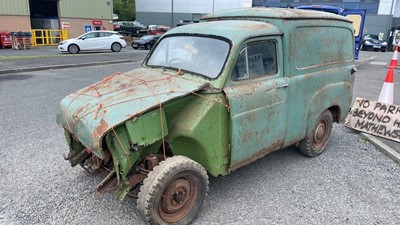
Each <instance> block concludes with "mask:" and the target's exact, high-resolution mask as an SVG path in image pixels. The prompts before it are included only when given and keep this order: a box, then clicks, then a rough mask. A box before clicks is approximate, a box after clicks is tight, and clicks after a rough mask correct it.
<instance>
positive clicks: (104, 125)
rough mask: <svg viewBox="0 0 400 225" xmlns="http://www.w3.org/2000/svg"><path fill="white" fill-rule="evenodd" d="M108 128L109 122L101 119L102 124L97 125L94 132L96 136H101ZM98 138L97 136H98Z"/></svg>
mask: <svg viewBox="0 0 400 225" xmlns="http://www.w3.org/2000/svg"><path fill="white" fill-rule="evenodd" d="M107 129H108V124H107V122H106V121H105V120H104V119H101V120H100V125H99V126H98V127H96V130H95V132H94V133H93V136H94V137H101V136H102V135H103V134H104V132H106V131H107ZM96 139H97V138H96Z"/></svg>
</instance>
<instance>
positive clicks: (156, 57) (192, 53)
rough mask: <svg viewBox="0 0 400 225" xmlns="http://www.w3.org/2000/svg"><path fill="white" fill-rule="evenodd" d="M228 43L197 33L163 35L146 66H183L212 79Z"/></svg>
mask: <svg viewBox="0 0 400 225" xmlns="http://www.w3.org/2000/svg"><path fill="white" fill-rule="evenodd" d="M229 49H230V44H229V43H228V42H227V41H225V40H221V39H217V38H212V37H199V36H171V37H167V38H163V39H162V40H161V42H160V43H159V44H158V45H157V47H156V49H154V51H153V52H152V54H151V55H150V57H149V59H148V60H147V64H146V65H147V66H152V67H153V66H160V67H167V68H175V69H182V70H185V71H189V72H193V73H196V74H200V75H203V76H205V77H208V78H211V79H214V78H216V77H218V75H219V74H220V72H221V70H222V68H223V66H224V64H225V61H226V58H227V56H228V53H229Z"/></svg>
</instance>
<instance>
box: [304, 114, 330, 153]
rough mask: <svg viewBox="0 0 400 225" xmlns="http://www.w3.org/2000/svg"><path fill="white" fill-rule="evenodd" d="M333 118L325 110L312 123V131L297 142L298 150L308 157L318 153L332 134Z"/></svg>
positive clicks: (323, 148)
mask: <svg viewBox="0 0 400 225" xmlns="http://www.w3.org/2000/svg"><path fill="white" fill-rule="evenodd" d="M332 124H333V118H332V113H331V111H329V110H325V111H324V112H323V113H322V114H321V115H320V116H319V118H318V119H317V121H316V123H315V124H314V125H313V128H312V131H311V132H309V131H307V136H306V138H305V139H304V140H302V141H301V142H300V144H299V149H300V152H301V153H303V154H304V155H306V156H309V157H315V156H318V155H320V154H321V153H322V152H323V151H324V150H325V147H326V145H327V144H328V141H329V139H330V137H331V134H332Z"/></svg>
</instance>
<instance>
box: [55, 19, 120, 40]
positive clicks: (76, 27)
mask: <svg viewBox="0 0 400 225" xmlns="http://www.w3.org/2000/svg"><path fill="white" fill-rule="evenodd" d="M95 20H98V19H95ZM60 21H61V24H63V23H64V24H65V23H66V22H67V23H68V22H69V27H65V28H64V29H65V30H68V38H75V37H78V36H79V35H81V34H83V33H85V25H91V26H92V30H95V27H94V25H93V24H92V21H93V20H92V19H77V18H61V19H60ZM101 21H102V22H103V25H102V26H103V27H105V28H106V29H107V30H113V24H112V23H111V24H110V22H109V20H101Z"/></svg>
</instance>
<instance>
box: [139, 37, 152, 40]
mask: <svg viewBox="0 0 400 225" xmlns="http://www.w3.org/2000/svg"><path fill="white" fill-rule="evenodd" d="M140 39H142V40H151V39H153V36H143V37H141V38H140Z"/></svg>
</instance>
